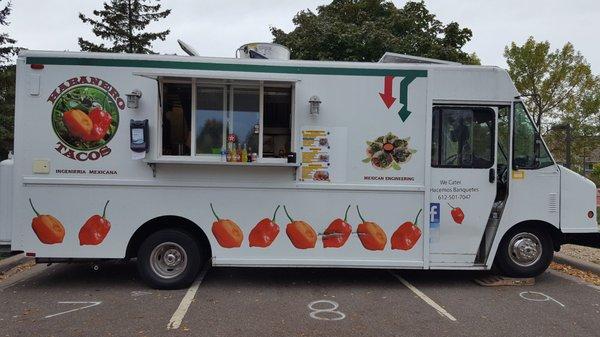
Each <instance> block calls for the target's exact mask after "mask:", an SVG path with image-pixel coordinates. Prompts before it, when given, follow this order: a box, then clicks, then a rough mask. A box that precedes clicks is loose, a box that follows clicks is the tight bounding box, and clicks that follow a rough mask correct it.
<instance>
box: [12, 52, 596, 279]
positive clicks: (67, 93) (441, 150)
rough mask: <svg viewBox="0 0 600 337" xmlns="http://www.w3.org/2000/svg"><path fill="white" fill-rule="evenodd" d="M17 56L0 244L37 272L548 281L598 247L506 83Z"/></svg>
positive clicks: (428, 74)
mask: <svg viewBox="0 0 600 337" xmlns="http://www.w3.org/2000/svg"><path fill="white" fill-rule="evenodd" d="M236 56H237V57H236V58H209V57H201V56H167V55H135V54H105V53H78V52H51V51H29V50H27V51H22V52H21V53H20V54H19V56H18V60H17V86H16V87H17V91H16V110H15V143H14V156H13V157H12V158H11V159H9V160H6V161H4V162H3V163H2V165H0V171H1V172H0V178H1V179H0V210H1V211H2V213H1V215H0V228H2V231H0V233H2V235H3V237H2V238H0V239H1V240H3V241H5V242H10V245H11V249H12V250H13V251H24V252H26V253H27V254H28V255H29V256H35V258H36V259H37V261H38V262H44V263H55V262H80V261H91V262H93V261H97V260H105V259H133V258H136V259H137V265H138V269H139V272H140V274H141V277H142V278H143V279H144V280H145V281H146V282H147V283H148V284H149V285H151V286H153V287H157V288H180V287H184V286H186V285H189V284H190V283H191V282H193V280H194V279H195V277H196V275H197V273H198V272H199V270H200V269H201V268H202V267H203V266H204V265H205V264H207V263H208V264H212V265H214V266H247V267H329V268H331V267H348V268H390V269H462V270H488V269H490V268H491V267H492V266H493V265H497V266H498V268H499V269H500V270H501V271H502V272H503V273H504V274H506V275H509V276H514V277H530V276H535V275H538V274H540V273H542V272H543V271H544V270H545V269H546V268H547V267H548V265H549V263H550V261H551V260H552V257H553V252H554V251H558V250H559V249H560V245H561V244H563V243H566V242H573V241H577V240H582V239H590V238H591V239H592V240H597V237H598V236H597V235H598V224H597V222H596V187H595V186H594V184H593V183H592V182H591V181H589V180H588V179H586V178H584V177H582V176H580V175H578V174H577V173H575V172H573V171H571V170H569V169H567V168H565V167H562V166H560V165H558V164H557V163H556V162H555V160H554V159H553V158H552V156H551V154H550V153H549V152H548V149H547V147H546V145H545V144H544V142H543V140H542V138H541V136H540V134H539V132H538V130H536V127H535V126H534V124H533V122H532V120H531V118H530V116H529V115H528V113H527V111H526V108H525V106H524V104H523V103H522V101H521V99H520V95H519V93H518V92H517V90H516V89H515V86H514V85H513V83H512V81H511V79H510V77H509V75H508V73H507V72H506V71H505V70H503V69H501V68H499V67H493V66H472V65H462V64H457V63H452V62H445V61H439V60H433V59H425V58H420V57H412V56H407V55H400V54H394V53H386V54H385V55H384V56H383V57H382V59H381V60H380V62H377V63H357V62H325V61H298V60H290V59H289V51H287V49H286V48H285V47H282V46H278V45H274V44H248V45H245V46H244V47H242V48H240V49H239V50H238V53H237V54H236Z"/></svg>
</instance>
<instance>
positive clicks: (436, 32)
mask: <svg viewBox="0 0 600 337" xmlns="http://www.w3.org/2000/svg"><path fill="white" fill-rule="evenodd" d="M293 22H294V25H295V26H296V28H295V29H294V30H293V31H291V32H289V33H285V32H284V31H283V30H281V29H279V28H276V27H271V33H272V34H273V37H274V38H273V42H275V43H279V44H282V45H284V46H286V47H288V48H290V51H291V54H292V58H295V59H304V60H336V61H363V62H373V61H377V60H379V58H380V57H381V56H382V55H383V54H384V53H385V52H386V51H389V52H395V53H401V54H410V55H415V56H423V57H431V58H437V59H442V60H449V61H457V62H461V63H467V64H479V59H478V58H477V56H476V55H475V54H467V53H466V52H464V51H462V47H463V46H464V45H465V44H466V43H467V42H469V41H470V40H471V37H472V35H473V34H472V32H471V30H470V29H468V28H461V27H460V26H459V24H458V23H456V22H451V23H449V24H447V25H444V24H443V23H442V22H440V21H439V20H437V19H436V17H435V15H434V14H431V13H430V12H429V10H428V9H427V8H426V6H425V3H424V2H423V1H418V2H412V1H409V2H407V3H406V4H405V5H404V7H403V8H397V7H396V6H395V5H394V4H393V3H392V2H390V1H384V0H334V1H332V2H331V4H329V5H324V6H319V7H318V8H317V13H314V12H312V11H310V10H304V11H301V12H299V13H298V14H296V16H295V17H294V19H293Z"/></svg>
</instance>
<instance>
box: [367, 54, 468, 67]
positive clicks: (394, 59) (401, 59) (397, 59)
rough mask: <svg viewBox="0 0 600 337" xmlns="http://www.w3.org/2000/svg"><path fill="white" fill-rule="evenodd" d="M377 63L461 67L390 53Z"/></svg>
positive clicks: (453, 63)
mask: <svg viewBox="0 0 600 337" xmlns="http://www.w3.org/2000/svg"><path fill="white" fill-rule="evenodd" d="M379 63H421V64H423V63H426V64H445V65H454V66H458V65H461V64H460V63H458V62H451V61H444V60H437V59H430V58H427V57H420V56H412V55H405V54H397V53H390V52H386V53H385V54H383V56H382V57H381V58H380V59H379Z"/></svg>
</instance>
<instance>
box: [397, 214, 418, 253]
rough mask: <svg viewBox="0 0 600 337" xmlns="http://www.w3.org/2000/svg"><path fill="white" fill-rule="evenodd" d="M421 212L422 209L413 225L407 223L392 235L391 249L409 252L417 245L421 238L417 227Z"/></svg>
mask: <svg viewBox="0 0 600 337" xmlns="http://www.w3.org/2000/svg"><path fill="white" fill-rule="evenodd" d="M422 211H423V210H422V209H420V210H419V213H417V217H416V218H415V222H414V223H413V222H410V221H407V222H405V223H403V224H402V225H400V227H398V229H396V231H395V232H394V234H392V240H391V241H392V242H391V243H392V249H400V250H410V249H411V248H412V247H414V246H415V245H416V244H417V241H419V238H420V237H421V230H420V229H419V227H417V221H418V220H419V215H421V212H422Z"/></svg>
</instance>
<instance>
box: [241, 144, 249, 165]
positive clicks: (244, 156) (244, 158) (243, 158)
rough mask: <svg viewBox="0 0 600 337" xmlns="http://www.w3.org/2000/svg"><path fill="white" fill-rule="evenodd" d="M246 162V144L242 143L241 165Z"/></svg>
mask: <svg viewBox="0 0 600 337" xmlns="http://www.w3.org/2000/svg"><path fill="white" fill-rule="evenodd" d="M247 162H248V150H247V149H246V143H244V147H243V148H242V163H247Z"/></svg>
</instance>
